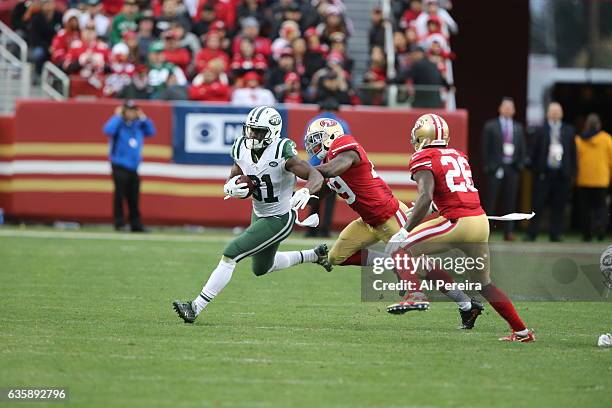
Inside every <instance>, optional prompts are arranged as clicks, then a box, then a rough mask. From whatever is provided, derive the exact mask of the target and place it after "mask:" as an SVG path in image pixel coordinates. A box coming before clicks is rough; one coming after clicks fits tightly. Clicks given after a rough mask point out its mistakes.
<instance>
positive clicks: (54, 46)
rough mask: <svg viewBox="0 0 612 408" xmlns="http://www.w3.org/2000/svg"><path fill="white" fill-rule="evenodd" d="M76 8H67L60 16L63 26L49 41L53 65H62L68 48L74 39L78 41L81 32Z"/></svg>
mask: <svg viewBox="0 0 612 408" xmlns="http://www.w3.org/2000/svg"><path fill="white" fill-rule="evenodd" d="M80 14H81V13H80V12H79V11H78V10H76V9H70V10H67V11H66V12H65V13H64V16H63V17H62V22H63V23H64V28H63V29H61V30H60V31H59V32H58V33H57V34H56V35H55V37H53V41H51V62H53V63H54V64H55V65H58V66H60V67H61V66H63V65H64V60H65V59H66V55H67V54H68V50H69V49H70V47H71V44H72V43H73V42H74V41H80V39H81V33H80V30H79V15H80Z"/></svg>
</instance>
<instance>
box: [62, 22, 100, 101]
mask: <svg viewBox="0 0 612 408" xmlns="http://www.w3.org/2000/svg"><path fill="white" fill-rule="evenodd" d="M109 57H110V51H109V49H108V45H106V43H105V42H104V41H100V40H98V36H97V34H96V28H95V26H94V24H93V22H91V23H89V24H88V25H87V26H85V28H84V29H83V30H82V31H81V39H80V40H77V41H73V42H72V43H71V45H70V49H69V50H68V53H67V54H66V59H65V60H64V66H63V68H64V70H65V71H66V72H67V73H69V74H72V73H76V74H78V75H80V76H81V77H83V78H87V80H88V82H89V83H90V84H91V85H93V86H94V87H95V88H98V89H101V88H102V85H103V83H104V71H105V69H106V67H107V65H108V64H109V62H110V59H109Z"/></svg>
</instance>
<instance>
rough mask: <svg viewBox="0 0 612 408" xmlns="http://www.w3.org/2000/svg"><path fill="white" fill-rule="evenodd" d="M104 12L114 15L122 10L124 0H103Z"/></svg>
mask: <svg viewBox="0 0 612 408" xmlns="http://www.w3.org/2000/svg"><path fill="white" fill-rule="evenodd" d="M102 7H103V8H104V12H105V13H106V14H107V15H109V16H114V15H116V14H118V13H119V12H120V11H121V8H122V7H123V0H102Z"/></svg>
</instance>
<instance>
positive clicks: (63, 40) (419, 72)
mask: <svg viewBox="0 0 612 408" xmlns="http://www.w3.org/2000/svg"><path fill="white" fill-rule="evenodd" d="M360 4H361V2H360ZM360 7H361V6H360ZM444 7H447V8H450V7H451V3H450V2H448V1H439V0H423V1H422V2H421V1H418V0H413V1H406V0H386V1H383V3H382V7H381V6H375V8H374V10H373V12H372V27H371V28H370V32H369V53H368V54H367V57H366V56H365V54H363V55H362V54H361V51H359V52H358V53H357V54H358V58H359V61H357V62H358V63H357V64H355V61H354V59H353V58H352V57H351V56H353V55H354V54H352V53H351V51H350V49H349V40H350V39H351V36H353V35H355V34H356V33H357V34H358V35H359V36H360V37H359V38H361V36H362V35H363V36H366V37H367V35H368V33H367V27H365V28H364V27H360V28H359V29H356V28H355V27H353V25H352V23H351V19H350V18H349V16H348V12H347V7H346V5H345V4H344V3H343V2H342V0H312V1H308V0H34V1H19V2H17V4H16V6H15V7H14V9H13V12H12V15H11V19H10V22H11V27H12V29H13V30H14V31H15V32H16V33H17V34H18V35H19V36H20V37H22V38H23V39H25V40H26V42H27V45H28V61H29V62H30V63H31V64H33V68H34V69H33V77H34V82H35V83H37V82H38V81H40V78H41V75H43V74H44V75H43V76H44V78H49V77H55V78H57V79H59V80H60V83H61V81H64V82H68V83H69V95H64V96H70V97H79V96H84V95H87V96H90V97H91V96H94V97H101V96H104V97H125V96H132V97H136V98H142V99H166V100H182V99H191V100H198V101H228V100H234V99H236V98H233V97H232V93H233V92H234V91H236V90H241V92H243V91H242V90H244V89H249V88H250V89H255V88H259V87H260V85H261V86H263V87H264V88H267V89H268V90H269V91H271V93H272V95H273V97H274V100H275V101H278V102H290V103H316V102H318V101H320V100H323V99H326V98H330V97H332V98H336V99H337V100H338V101H339V102H340V103H342V104H353V105H355V104H370V105H396V104H397V103H398V101H399V102H408V103H411V104H412V105H414V106H428V107H429V106H430V107H443V106H442V105H443V103H446V107H449V108H453V106H451V105H452V104H449V101H450V98H448V97H447V96H448V93H449V92H448V91H449V90H450V91H451V92H450V93H451V94H452V92H453V91H454V87H453V86H452V83H453V80H452V63H451V60H452V59H453V57H454V56H453V54H452V52H451V48H450V35H451V34H454V33H456V32H457V24H456V23H455V21H454V20H453V19H452V17H451V16H450V14H449V11H448V10H447V9H446V8H444ZM362 14H363V13H362ZM365 16H366V18H367V12H366V14H365ZM365 47H367V46H365ZM419 48H421V49H422V50H423V51H424V52H425V56H424V60H425V62H422V63H420V64H415V61H416V60H417V59H418V55H417V54H418V53H417V51H419ZM366 50H367V49H366ZM366 58H367V61H364V60H365V59H366ZM47 62H51V63H52V64H53V65H55V67H57V68H59V69H60V70H61V71H62V72H63V73H64V74H65V75H66V76H64V75H62V74H61V72H59V71H58V70H56V69H55V68H53V67H50V66H49V64H47ZM356 66H357V67H358V68H357V69H355V67H356ZM419 66H420V68H419ZM431 66H435V67H436V68H437V69H436V70H435V71H437V72H438V73H439V74H436V73H434V72H431V71H432V69H431ZM45 67H46V68H45ZM415 67H416V68H419V69H415ZM43 71H45V72H44V73H43ZM254 74H255V75H254ZM255 76H256V77H255ZM247 78H248V79H247ZM143 80H144V84H143ZM247 82H249V83H251V85H250V86H249V85H247ZM65 85H66V84H65V83H64V86H65ZM49 87H51V88H52V89H53V88H55V92H51V91H50V92H48V93H52V94H53V95H61V94H62V89H61V87H60V86H59V83H58V82H56V85H53V83H52V85H48V84H47V85H43V88H45V89H48V88H49ZM390 87H393V88H394V92H392V93H390V92H389V88H390ZM441 90H442V97H438V94H440V91H441ZM249 92H251V93H252V91H249ZM239 93H240V92H239ZM390 94H391V95H399V96H391V97H390V96H389V95H390ZM419 94H425V95H430V96H429V97H426V98H424V99H426V100H427V101H426V104H425V105H423V102H422V99H423V98H421V97H419ZM431 95H434V97H433V100H434V102H433V103H432V102H431V101H432V97H431ZM237 99H238V100H240V98H237ZM265 99H269V98H268V97H267V96H266V98H265ZM435 101H437V102H435ZM436 104H437V105H436Z"/></svg>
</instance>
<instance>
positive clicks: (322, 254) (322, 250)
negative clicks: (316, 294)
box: [314, 244, 334, 272]
mask: <svg viewBox="0 0 612 408" xmlns="http://www.w3.org/2000/svg"><path fill="white" fill-rule="evenodd" d="M314 251H315V254H317V260H316V261H315V263H317V264H319V265H321V266H322V267H323V268H325V270H326V271H327V272H331V270H332V269H334V266H333V265H332V264H331V262H329V258H328V257H327V255H328V254H329V250H328V249H327V245H326V244H321V245H317V247H316V248H315V249H314Z"/></svg>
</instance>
